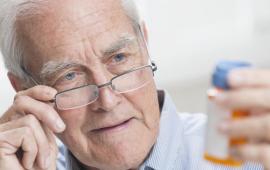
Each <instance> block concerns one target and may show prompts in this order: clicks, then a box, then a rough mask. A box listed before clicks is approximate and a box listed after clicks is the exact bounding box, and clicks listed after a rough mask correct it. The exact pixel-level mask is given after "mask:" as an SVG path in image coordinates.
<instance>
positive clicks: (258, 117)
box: [216, 69, 270, 170]
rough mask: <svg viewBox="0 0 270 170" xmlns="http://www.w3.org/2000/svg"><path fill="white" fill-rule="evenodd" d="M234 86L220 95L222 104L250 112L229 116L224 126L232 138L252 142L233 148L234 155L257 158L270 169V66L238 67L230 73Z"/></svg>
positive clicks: (238, 157)
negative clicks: (264, 67) (235, 117)
mask: <svg viewBox="0 0 270 170" xmlns="http://www.w3.org/2000/svg"><path fill="white" fill-rule="evenodd" d="M229 84H230V86H231V87H232V90H230V91H227V92H224V93H221V94H219V95H218V96H216V101H217V103H218V104H221V105H223V106H226V107H228V108H231V109H232V110H243V111H248V112H249V113H250V116H249V117H247V118H243V119H238V120H227V121H224V122H223V123H221V124H220V126H219V128H220V130H221V131H222V132H223V133H225V134H226V135H228V136H230V137H232V138H235V137H236V138H241V137H244V138H247V139H248V141H249V142H248V143H247V144H245V145H239V146H237V147H235V148H232V155H233V156H234V157H235V158H236V159H240V160H244V161H256V162H260V163H262V164H263V165H264V167H265V169H267V170H270V70H255V69H245V70H235V71H232V72H231V73H230V74H229Z"/></svg>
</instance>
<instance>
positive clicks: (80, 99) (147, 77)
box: [23, 62, 157, 110]
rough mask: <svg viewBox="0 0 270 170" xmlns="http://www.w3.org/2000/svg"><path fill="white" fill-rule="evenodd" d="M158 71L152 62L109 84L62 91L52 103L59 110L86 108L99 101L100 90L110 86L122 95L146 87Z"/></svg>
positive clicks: (128, 72) (124, 73)
mask: <svg viewBox="0 0 270 170" xmlns="http://www.w3.org/2000/svg"><path fill="white" fill-rule="evenodd" d="M23 70H24V72H25V73H26V74H27V75H28V76H29V77H30V78H31V80H32V81H33V82H34V83H35V84H37V85H38V84H39V83H37V81H36V80H34V79H33V77H32V76H31V75H30V74H29V73H27V71H26V70H25V69H23ZM156 70H157V66H156V65H155V63H154V62H151V65H145V66H141V67H137V68H133V69H131V70H128V71H125V72H123V73H122V74H119V75H117V76H115V77H113V78H112V79H111V80H110V81H109V82H108V83H105V84H102V85H94V84H87V85H84V86H79V87H76V88H72V89H68V90H65V91H61V92H59V93H57V94H56V95H55V98H54V99H53V100H51V101H50V102H54V103H55V105H56V107H57V109H59V110H71V109H76V108H80V107H84V106H86V105H89V104H91V103H93V102H95V101H96V100H97V99H98V97H99V89H100V88H104V87H107V86H109V87H110V88H111V89H112V90H113V91H115V92H116V93H119V94H120V93H128V92H131V91H134V90H137V89H140V88H142V87H144V86H145V85H147V84H148V83H149V82H150V81H151V79H152V77H153V75H154V72H155V71H156Z"/></svg>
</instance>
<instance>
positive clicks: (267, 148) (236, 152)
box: [231, 144, 270, 169]
mask: <svg viewBox="0 0 270 170" xmlns="http://www.w3.org/2000/svg"><path fill="white" fill-rule="evenodd" d="M231 155H232V156H233V157H234V158H235V159H237V160H244V161H250V162H260V163H262V164H263V165H264V168H265V169H270V145H269V144H246V145H240V146H237V147H234V148H232V150H231Z"/></svg>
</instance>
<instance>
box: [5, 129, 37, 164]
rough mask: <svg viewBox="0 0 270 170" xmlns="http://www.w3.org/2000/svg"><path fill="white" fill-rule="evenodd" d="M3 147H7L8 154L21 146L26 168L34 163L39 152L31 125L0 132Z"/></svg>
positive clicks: (23, 162) (13, 152)
mask: <svg viewBox="0 0 270 170" xmlns="http://www.w3.org/2000/svg"><path fill="white" fill-rule="evenodd" d="M0 143H1V147H5V149H4V150H6V154H15V153H16V152H17V151H18V149H19V148H22V150H23V158H22V164H23V166H24V167H25V168H26V169H31V168H32V167H33V165H34V162H35V159H36V155H37V152H38V149H37V144H36V141H35V138H34V135H33V133H32V130H31V129H30V128H29V127H21V128H18V129H12V130H9V131H6V132H2V133H0Z"/></svg>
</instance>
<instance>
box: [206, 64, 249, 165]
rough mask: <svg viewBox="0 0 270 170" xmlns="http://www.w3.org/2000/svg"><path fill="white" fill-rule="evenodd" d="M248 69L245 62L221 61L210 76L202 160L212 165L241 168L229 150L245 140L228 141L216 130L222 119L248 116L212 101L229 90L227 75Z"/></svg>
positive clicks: (240, 163) (245, 113)
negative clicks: (210, 84) (232, 71)
mask: <svg viewBox="0 0 270 170" xmlns="http://www.w3.org/2000/svg"><path fill="white" fill-rule="evenodd" d="M246 67H250V64H249V63H247V62H239V61H222V62H220V63H218V64H217V66H216V69H215V71H214V73H213V75H212V85H213V88H211V89H209V90H208V92H207V95H208V122H207V131H206V141H205V153H204V158H205V159H206V160H208V161H210V162H212V163H215V164H220V165H226V166H241V165H242V162H239V161H236V160H234V159H233V158H232V157H231V156H230V154H229V149H230V147H231V146H234V145H241V144H244V143H246V140H245V139H229V138H228V137H226V136H225V135H222V134H221V133H220V132H219V131H218V129H217V126H218V124H219V123H220V122H221V121H222V120H224V119H241V118H243V117H246V116H247V115H248V113H247V112H243V111H237V110H229V109H228V108H225V107H222V106H219V105H217V104H216V103H215V102H213V101H212V99H213V97H214V96H216V95H217V93H220V92H222V91H224V90H230V87H229V85H228V83H227V76H228V73H229V72H230V71H231V70H233V69H241V68H246Z"/></svg>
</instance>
